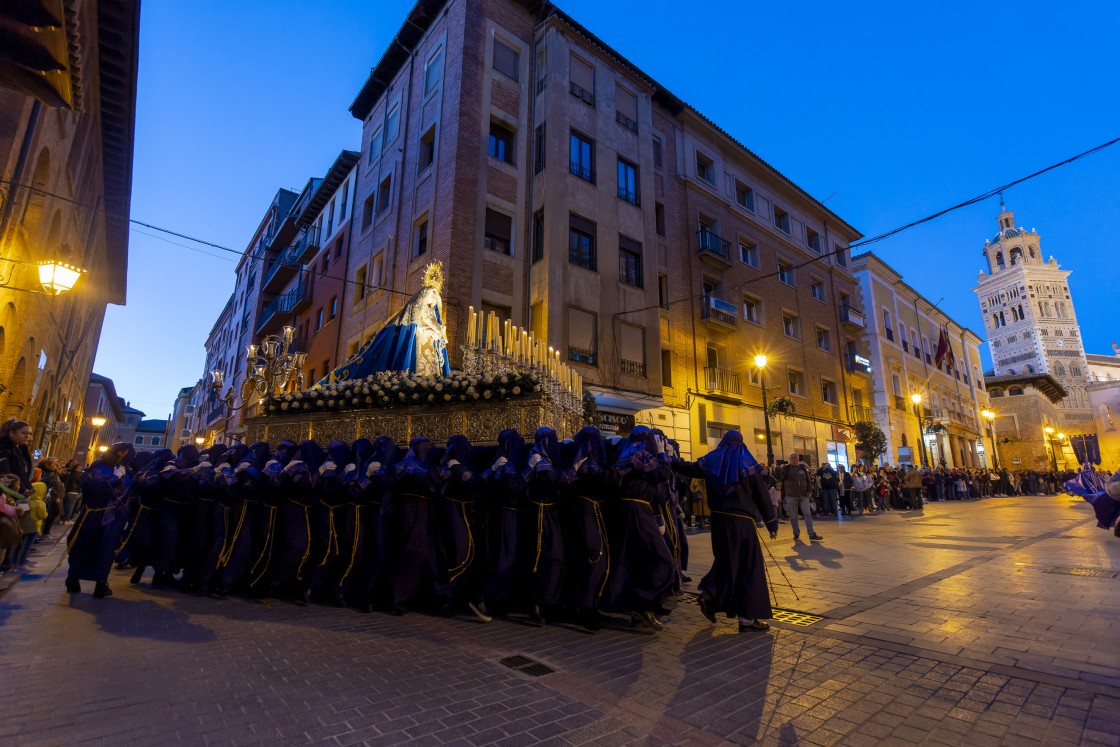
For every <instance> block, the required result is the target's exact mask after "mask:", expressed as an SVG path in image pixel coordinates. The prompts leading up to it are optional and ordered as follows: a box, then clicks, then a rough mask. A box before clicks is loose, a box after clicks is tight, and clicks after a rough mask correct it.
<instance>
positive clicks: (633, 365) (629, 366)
mask: <svg viewBox="0 0 1120 747" xmlns="http://www.w3.org/2000/svg"><path fill="white" fill-rule="evenodd" d="M618 370H619V372H620V373H622V374H624V375H626V376H637V377H638V378H641V379H644V378H645V377H646V364H645V363H641V362H639V361H628V360H626V359H625V358H620V359H619V361H618Z"/></svg>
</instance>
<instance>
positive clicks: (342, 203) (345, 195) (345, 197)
mask: <svg viewBox="0 0 1120 747" xmlns="http://www.w3.org/2000/svg"><path fill="white" fill-rule="evenodd" d="M349 201H350V181H349V180H347V181H344V182H343V183H342V197H341V198H340V199H339V201H338V222H339V223H341V222H342V221H344V220H346V203H348V202H349ZM328 233H329V232H328Z"/></svg>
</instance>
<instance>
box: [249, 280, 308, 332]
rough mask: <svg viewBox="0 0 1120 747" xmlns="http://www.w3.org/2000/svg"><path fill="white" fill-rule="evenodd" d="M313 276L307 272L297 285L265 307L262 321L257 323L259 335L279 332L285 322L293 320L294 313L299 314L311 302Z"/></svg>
mask: <svg viewBox="0 0 1120 747" xmlns="http://www.w3.org/2000/svg"><path fill="white" fill-rule="evenodd" d="M312 277H314V275H313V274H312V273H305V274H304V277H303V278H301V279H300V282H299V284H298V285H296V287H294V288H292V289H291V290H289V291H287V292H285V293H281V294H280V295H279V296H277V297H276V298H274V299H272V300H271V301H270V302H269V303H268V305H267V306H265V307H264V311H263V312H261V318H260V322H258V323H257V334H258V335H270V334H274V333H276V332H279V331H280V328H281V327H283V326H284V324H286V323H287V322H289V321H291V319H290V317H291V316H292V315H294V314H298V313H299V312H300V311H302V310H303V309H304V308H306V307H307V305H308V304H309V303H311V288H312V285H313V283H312V280H311V278H312Z"/></svg>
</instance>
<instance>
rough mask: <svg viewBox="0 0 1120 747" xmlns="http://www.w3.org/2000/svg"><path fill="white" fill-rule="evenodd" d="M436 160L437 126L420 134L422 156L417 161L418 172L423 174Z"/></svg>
mask: <svg viewBox="0 0 1120 747" xmlns="http://www.w3.org/2000/svg"><path fill="white" fill-rule="evenodd" d="M435 160H436V126H435V125H432V126H431V127H429V128H428V131H427V132H425V133H424V134H423V135H421V136H420V156H419V159H418V160H417V162H416V173H418V174H422V173H424V171H425V170H427V168H428V167H429V166H431V165H432V163H434V162H435Z"/></svg>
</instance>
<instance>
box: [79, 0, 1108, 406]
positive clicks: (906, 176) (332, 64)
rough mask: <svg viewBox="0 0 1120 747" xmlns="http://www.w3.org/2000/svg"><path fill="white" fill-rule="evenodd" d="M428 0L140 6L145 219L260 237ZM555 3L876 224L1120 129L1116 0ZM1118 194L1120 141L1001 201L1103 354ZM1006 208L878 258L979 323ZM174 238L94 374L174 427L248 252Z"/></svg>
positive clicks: (142, 271) (867, 227)
mask: <svg viewBox="0 0 1120 747" xmlns="http://www.w3.org/2000/svg"><path fill="white" fill-rule="evenodd" d="M452 1H453V2H462V1H463V0H452ZM412 4H413V3H412V0H376V2H356V1H355V2H342V1H341V0H333V1H328V0H315V2H298V1H296V0H239V1H238V2H233V3H231V2H225V1H223V2H217V1H215V0H195V1H194V2H189V3H187V2H166V1H161V0H152V1H149V2H145V3H144V6H143V11H142V17H141V27H140V80H139V94H138V100H137V115H136V152H135V171H134V181H133V199H132V216H133V217H134V218H136V219H138V220H142V221H145V222H147V223H152V224H155V225H158V226H162V227H165V228H169V229H172V230H175V231H179V232H181V233H184V234H189V235H191V236H195V237H199V238H202V239H206V240H209V241H213V242H215V243H217V244H221V245H223V246H227V247H231V248H234V249H237V250H238V251H240V250H243V249H244V248H245V246H246V245H247V243H248V242H249V240H250V238H251V237H252V234H253V231H254V230H255V228H256V226H257V225H258V223H259V221H260V219H261V217H262V215H263V213H264V210H265V208H266V207H267V206H268V204H269V201H270V199H271V198H272V196H273V195H274V194H275V192H276V190H277V189H278V188H279V187H288V188H292V189H297V190H298V189H299V188H300V187H302V185H303V184H304V182H305V181H306V180H307V178H308V177H310V176H321V175H322V174H323V172H324V171H325V170H326V169H327V167H328V166H329V165H330V164H331V162H332V161H333V160H334V158H335V156H336V155H337V154H338V151H339V150H340V149H342V148H351V149H358V148H359V146H360V143H359V140H360V134H361V129H360V123H359V122H358V121H357V120H355V119H354V118H353V117H351V115H350V113H349V111H348V107H349V105H350V103H351V102H352V101H353V99H354V96H355V95H356V94H357V92H358V90H359V88H360V87H361V85H362V83H363V82H364V81H365V78H366V76H367V75H368V73H369V69H370V67H371V66H372V65H373V64H374V63H376V61H377V60H378V59H379V58H380V57H381V54H382V53H383V52H384V50H385V48H386V46H387V45H388V43H389V41H390V40H391V38H392V36H393V34H394V33H395V32H396V31H397V29H398V28H399V27H400V25H401V23H402V22H403V20H404V18H405V15H406V13H407V12H408V10H409V9H410V8H411V7H412ZM561 7H562V8H563V9H564V10H565V11H566V12H568V13H569V14H570V15H572V16H573V17H575V18H576V19H578V20H579V21H580V22H582V23H583V25H585V26H586V27H587V28H589V29H590V30H591V31H592V32H594V33H595V34H597V35H599V36H600V37H601V38H602V39H604V40H605V41H606V42H607V43H608V44H611V45H612V46H614V47H615V48H616V49H617V50H618V51H619V52H621V53H622V54H623V55H625V56H626V57H628V58H629V59H630V60H632V61H633V62H634V63H635V64H636V65H637V66H638V67H639V68H641V69H643V70H644V71H645V72H646V73H647V74H649V75H650V76H651V77H653V78H654V79H655V80H657V81H659V82H660V83H661V84H662V85H664V86H667V87H668V88H669V89H670V90H671V91H673V93H675V94H676V95H677V96H679V97H680V98H682V99H684V100H685V101H687V102H689V103H690V104H691V105H692V106H694V107H696V108H697V109H698V110H699V111H701V112H703V113H704V114H705V115H707V116H708V117H710V118H711V119H712V120H714V121H715V122H717V123H718V124H719V125H721V126H722V127H723V128H725V129H726V130H727V131H728V132H730V133H731V134H732V135H733V136H735V137H736V138H737V139H738V140H739V141H741V142H742V143H744V144H745V145H746V146H747V147H749V148H751V149H752V150H753V151H754V152H756V153H757V154H759V155H760V156H761V157H762V158H764V159H766V160H767V161H768V162H769V163H771V164H773V165H774V166H775V168H777V169H778V170H779V171H781V172H782V173H783V174H785V175H786V176H787V177H789V178H790V179H792V180H793V181H794V182H795V183H797V184H798V185H799V186H801V187H802V188H803V189H805V190H806V191H807V192H809V193H810V194H812V195H813V196H815V197H816V198H817V199H819V200H824V201H826V204H827V206H828V207H829V208H831V209H832V210H833V211H834V212H835V213H836V214H837V215H839V216H840V217H842V218H843V219H844V220H846V221H847V222H848V223H850V224H851V225H853V226H855V227H856V228H857V229H859V230H860V231H862V232H863V233H864V234H865V235H866V236H873V235H876V234H878V233H881V232H884V231H887V230H890V229H892V228H895V227H897V226H900V225H903V224H905V223H908V222H910V221H912V220H915V219H917V218H921V217H924V216H926V215H929V214H931V213H934V212H936V211H938V210H941V209H943V208H946V207H949V206H951V205H955V204H957V203H959V202H962V201H963V200H965V199H967V198H970V197H973V196H974V195H977V194H980V193H982V192H985V191H987V190H989V189H992V188H994V187H997V186H999V185H1001V184H1004V183H1006V182H1010V181H1012V180H1014V179H1017V178H1019V177H1021V176H1025V175H1027V174H1029V173H1032V172H1034V171H1037V170H1038V169H1041V168H1043V167H1046V166H1049V165H1050V164H1053V163H1056V162H1058V161H1061V160H1063V159H1065V158H1068V157H1069V156H1072V155H1074V154H1076V153H1080V152H1081V151H1084V150H1088V149H1089V148H1092V147H1094V146H1097V145H1099V144H1101V143H1103V142H1106V141H1108V140H1111V139H1112V138H1114V137H1117V136H1120V97H1118V96H1117V95H1116V93H1117V91H1120V65H1118V64H1117V61H1116V57H1115V50H1114V48H1113V47H1114V45H1112V44H1109V43H1102V41H1101V40H1102V39H1104V40H1107V39H1110V38H1112V36H1111V33H1112V31H1115V30H1116V29H1117V28H1120V4H1118V3H1115V2H1079V3H1073V4H1066V5H1060V4H1055V3H1053V2H1037V1H1033V0H1032V1H1030V2H1015V3H1008V2H980V3H976V2H968V3H965V2H947V3H897V2H890V3H887V2H868V3H835V2H819V3H805V2H802V3H797V2H795V3H745V2H713V1H711V0H696V1H695V2H691V3H687V4H681V3H680V2H667V1H664V0H647V1H646V2H643V3H640V4H637V3H629V2H627V3H623V2H613V3H605V2H602V0H569V1H568V2H564V3H562V4H561ZM1109 30H1112V31H1109ZM1118 195H1120V144H1118V145H1116V146H1113V147H1112V148H1109V149H1106V150H1105V151H1103V152H1100V153H1098V154H1095V155H1093V156H1091V157H1089V158H1086V159H1083V160H1081V161H1078V162H1076V163H1074V164H1071V165H1069V166H1065V167H1062V168H1061V169H1058V170H1056V171H1054V172H1051V173H1049V174H1046V175H1044V176H1042V177H1039V178H1037V179H1035V180H1032V181H1030V182H1028V183H1026V184H1023V185H1021V186H1018V187H1015V188H1014V189H1011V190H1009V191H1008V192H1007V193H1006V195H1005V199H1006V201H1007V206H1008V208H1010V209H1011V210H1013V211H1015V216H1016V222H1017V223H1018V224H1019V225H1020V226H1024V227H1026V228H1028V229H1030V228H1036V229H1037V230H1038V231H1039V233H1040V234H1041V236H1042V249H1043V253H1044V255H1046V256H1049V255H1051V254H1052V255H1054V256H1055V257H1056V258H1057V260H1058V261H1059V263H1061V265H1062V266H1063V267H1064V268H1065V269H1068V270H1072V271H1073V275H1072V276H1071V278H1070V285H1071V288H1072V292H1073V298H1074V303H1075V308H1076V311H1077V316H1078V319H1079V321H1080V323H1081V330H1082V333H1083V335H1084V340H1085V345H1086V349H1087V350H1088V351H1089V352H1097V353H1110V352H1111V348H1110V342H1111V341H1112V340H1113V339H1114V338H1120V330H1118V329H1117V325H1116V323H1115V322H1114V320H1115V319H1116V317H1115V316H1113V313H1115V312H1114V310H1113V308H1112V304H1110V303H1109V302H1108V299H1109V298H1116V296H1117V294H1116V292H1115V287H1116V275H1115V272H1116V266H1115V264H1114V262H1115V261H1116V258H1117V256H1118V253H1117V251H1116V248H1115V244H1113V241H1114V240H1115V239H1114V238H1113V237H1112V236H1111V234H1112V231H1114V230H1116V227H1117V226H1120V202H1118V200H1117V197H1118ZM998 212H999V201H998V198H993V199H991V200H989V201H987V202H985V203H982V204H978V205H973V206H970V207H968V208H965V209H962V210H959V211H957V212H955V213H952V214H951V215H948V216H945V217H943V218H940V219H938V220H936V221H933V222H931V223H927V224H925V225H923V226H921V227H918V228H915V229H912V230H909V231H906V232H904V233H902V234H899V235H897V236H895V237H893V238H891V239H889V240H887V241H883V242H881V243H879V244H876V245H875V247H874V251H875V252H876V253H877V254H878V255H879V256H881V257H883V258H884V259H885V260H886V261H887V262H889V263H890V264H891V265H893V266H894V267H895V268H896V269H898V270H899V271H900V272H901V273H902V275H903V276H904V278H905V280H906V281H907V282H908V283H909V284H910V285H912V286H913V287H915V288H916V289H917V290H918V291H919V292H921V293H922V294H924V295H925V296H926V297H927V298H929V299H930V300H931V301H934V302H936V301H938V300H939V299H942V298H944V300H943V301H942V302H941V308H943V309H944V310H945V311H947V312H948V313H949V314H950V315H952V317H953V318H954V319H956V320H957V321H959V322H960V323H961V324H964V325H966V326H968V327H970V328H972V329H973V330H974V331H976V332H978V333H981V334H982V332H983V324H982V320H981V318H980V311H979V307H978V304H977V301H976V297H975V295H974V294H973V293H972V288H973V286H974V285H975V283H976V279H977V273H978V272H979V271H980V270H981V268H982V267H983V266H984V265H983V258H982V250H983V247H984V239H985V238H990V237H991V236H993V235H994V234H995V232H996V230H997V226H996V221H995V217H996V214H997V213H998ZM156 236H157V234H155V232H153V231H151V230H149V229H146V228H140V227H134V229H133V231H132V232H131V236H130V245H129V270H128V305H127V306H124V307H118V306H110V307H109V311H108V314H107V318H106V321H105V327H104V330H103V332H102V336H101V343H100V347H99V348H98V355H97V360H96V364H95V367H94V370H95V371H97V373H100V374H103V375H105V376H109V377H111V378H112V379H113V380H114V381H115V383H116V387H117V391H118V392H119V393H120V394H121V395H122V396H123V397H125V398H126V399H129V400H131V402H132V404H133V406H135V407H138V408H140V409H142V410H144V411H145V412H146V413H147V414H148V416H149V417H164V416H166V415H167V414H168V413H169V412H170V410H171V407H172V404H173V401H174V397H175V395H176V393H177V392H178V390H179V389H180V388H181V387H184V386H191V385H193V384H194V382H195V381H196V380H198V378H199V377H200V376H201V375H202V373H203V366H204V363H205V359H204V349H203V344H204V342H205V340H206V336H207V334H208V333H209V331H210V328H211V327H212V325H213V323H214V320H215V319H216V318H217V315H218V313H219V312H220V311H221V309H222V306H223V304H224V303H225V301H226V299H227V298H228V296H229V293H230V291H231V290H232V287H233V280H234V276H233V271H234V266H235V260H236V258H235V257H234V256H233V255H230V254H226V253H224V252H222V251H220V250H216V249H212V248H207V247H204V246H198V245H194V244H192V243H191V242H189V241H186V240H182V239H176V238H173V237H160V238H157V237H156ZM188 247H189V248H188ZM1110 247H1111V248H1110ZM1108 257H1112V258H1113V260H1112V261H1111V262H1108V261H1106V260H1107V258H1108ZM985 356H986V360H989V361H990V358H989V357H987V346H985Z"/></svg>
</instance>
